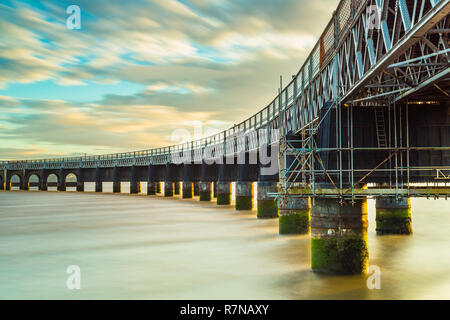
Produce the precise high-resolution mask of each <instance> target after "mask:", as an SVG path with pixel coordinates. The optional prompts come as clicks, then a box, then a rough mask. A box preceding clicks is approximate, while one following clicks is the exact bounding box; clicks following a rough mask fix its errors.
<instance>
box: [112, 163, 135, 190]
mask: <svg viewBox="0 0 450 320" xmlns="http://www.w3.org/2000/svg"><path fill="white" fill-rule="evenodd" d="M119 170H120V169H119V168H118V167H114V172H113V193H120V191H121V184H120V178H119ZM130 190H131V185H130Z"/></svg>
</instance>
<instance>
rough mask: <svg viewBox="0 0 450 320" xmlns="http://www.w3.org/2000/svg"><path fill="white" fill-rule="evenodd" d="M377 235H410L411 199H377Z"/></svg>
mask: <svg viewBox="0 0 450 320" xmlns="http://www.w3.org/2000/svg"><path fill="white" fill-rule="evenodd" d="M375 207H376V212H377V217H376V222H377V228H376V231H377V234H379V235H382V234H411V233H412V227H411V199H410V198H399V199H396V198H393V197H391V198H377V200H376V203H375Z"/></svg>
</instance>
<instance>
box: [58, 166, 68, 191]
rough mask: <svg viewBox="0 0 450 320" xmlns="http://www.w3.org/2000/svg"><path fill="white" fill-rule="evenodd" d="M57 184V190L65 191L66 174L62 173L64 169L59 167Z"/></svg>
mask: <svg viewBox="0 0 450 320" xmlns="http://www.w3.org/2000/svg"><path fill="white" fill-rule="evenodd" d="M58 178H59V179H58V186H57V188H56V189H57V190H58V191H66V176H65V175H64V170H63V169H60V170H59V177H58Z"/></svg>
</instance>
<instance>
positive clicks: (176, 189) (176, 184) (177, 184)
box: [173, 181, 180, 195]
mask: <svg viewBox="0 0 450 320" xmlns="http://www.w3.org/2000/svg"><path fill="white" fill-rule="evenodd" d="M173 190H174V191H173V193H174V194H175V195H179V194H180V181H176V182H174V189H173Z"/></svg>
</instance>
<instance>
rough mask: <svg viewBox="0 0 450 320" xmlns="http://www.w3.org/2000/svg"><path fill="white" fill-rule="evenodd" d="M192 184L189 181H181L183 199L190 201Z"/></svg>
mask: <svg viewBox="0 0 450 320" xmlns="http://www.w3.org/2000/svg"><path fill="white" fill-rule="evenodd" d="M193 189H194V184H193V183H192V182H191V181H183V195H182V197H183V199H192V197H193V195H194V193H193V191H194V190H193Z"/></svg>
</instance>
